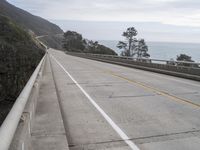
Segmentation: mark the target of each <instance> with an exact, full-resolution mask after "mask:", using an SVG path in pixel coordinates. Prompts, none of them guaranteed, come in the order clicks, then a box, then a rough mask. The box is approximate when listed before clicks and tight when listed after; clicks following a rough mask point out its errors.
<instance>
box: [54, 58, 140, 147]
mask: <svg viewBox="0 0 200 150" xmlns="http://www.w3.org/2000/svg"><path fill="white" fill-rule="evenodd" d="M51 57H52V58H53V59H54V60H55V61H56V63H57V64H58V65H59V66H60V67H61V68H62V69H63V71H64V72H65V73H66V74H67V75H68V76H69V77H70V78H71V80H72V81H73V82H74V83H75V84H76V85H77V86H78V87H79V89H80V90H81V91H82V92H83V94H84V95H85V96H86V97H87V98H88V100H89V101H90V102H91V103H92V104H93V105H94V107H95V108H96V109H97V110H98V111H99V112H100V113H101V115H102V116H103V117H104V118H105V119H106V121H107V122H108V123H109V124H110V125H111V126H112V128H113V129H114V130H115V131H116V132H117V133H118V134H119V136H120V137H121V138H122V139H123V140H124V142H126V143H127V144H128V145H129V147H130V148H131V149H132V150H139V148H138V147H137V146H136V145H135V144H134V143H133V142H132V141H131V140H130V138H129V137H128V136H127V135H126V134H125V133H124V132H123V131H122V129H120V127H119V126H118V125H117V124H116V123H115V122H114V121H113V120H112V119H111V118H110V117H109V116H108V115H107V114H106V113H105V112H104V111H103V109H102V108H101V107H100V106H99V105H98V104H97V103H96V102H95V101H94V100H93V99H92V98H91V97H90V95H89V94H88V93H87V92H86V91H85V90H84V89H83V88H82V87H81V86H80V84H78V82H77V81H76V80H75V79H74V78H73V77H72V76H71V75H70V73H69V72H68V71H67V70H66V69H65V68H64V67H63V66H62V65H61V63H60V62H59V61H58V60H57V59H56V58H55V57H54V56H52V55H51Z"/></svg>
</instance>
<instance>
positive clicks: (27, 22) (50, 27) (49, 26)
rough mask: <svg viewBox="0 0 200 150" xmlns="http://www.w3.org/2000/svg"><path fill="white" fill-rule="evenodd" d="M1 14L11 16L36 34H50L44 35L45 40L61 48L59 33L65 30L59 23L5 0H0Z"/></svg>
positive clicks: (51, 45)
mask: <svg viewBox="0 0 200 150" xmlns="http://www.w3.org/2000/svg"><path fill="white" fill-rule="evenodd" d="M0 14H1V15H4V16H7V17H9V18H10V19H11V20H12V21H14V22H15V23H17V24H19V25H20V26H21V27H23V28H24V29H26V30H27V31H29V32H30V33H33V34H34V35H35V36H40V35H49V36H48V37H47V36H46V37H44V38H43V41H44V42H45V43H46V44H47V45H48V46H50V47H53V48H58V49H61V42H60V41H62V38H60V37H58V36H57V34H63V31H62V30H61V29H60V28H59V27H58V26H57V25H55V24H53V23H51V22H49V21H47V20H45V19H43V18H41V17H38V16H34V15H32V14H30V13H28V12H26V11H24V10H22V9H20V8H17V7H15V6H13V5H11V4H10V3H8V2H7V1H5V0H0Z"/></svg>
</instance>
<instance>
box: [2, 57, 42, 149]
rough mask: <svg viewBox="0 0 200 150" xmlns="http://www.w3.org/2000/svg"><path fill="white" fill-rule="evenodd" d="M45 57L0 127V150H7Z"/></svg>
mask: <svg viewBox="0 0 200 150" xmlns="http://www.w3.org/2000/svg"><path fill="white" fill-rule="evenodd" d="M45 57H46V55H45V56H44V57H43V58H42V60H41V61H40V63H39V64H38V66H37V68H36V69H35V71H34V72H33V74H32V76H31V78H30V79H29V81H28V82H27V84H26V85H25V87H24V89H23V90H22V92H21V93H20V95H19V97H18V98H17V99H16V102H15V103H14V105H13V107H12V109H11V111H10V112H9V114H8V115H7V117H6V119H5V120H4V122H3V124H2V125H1V127H0V150H8V149H9V147H10V144H11V142H12V140H13V137H14V135H15V132H16V129H17V127H18V124H19V121H20V118H21V116H22V113H23V111H24V108H25V106H26V103H27V101H28V99H29V95H30V93H31V90H32V88H33V86H34V83H35V81H36V79H37V77H38V74H39V72H40V69H41V66H42V64H43V62H44V60H45Z"/></svg>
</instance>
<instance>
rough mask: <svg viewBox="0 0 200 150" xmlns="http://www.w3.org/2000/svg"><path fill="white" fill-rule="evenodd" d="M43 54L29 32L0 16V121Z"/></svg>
mask: <svg viewBox="0 0 200 150" xmlns="http://www.w3.org/2000/svg"><path fill="white" fill-rule="evenodd" d="M44 53H45V51H44V48H42V46H41V45H40V44H38V43H37V42H36V41H35V40H33V38H32V36H30V35H29V34H28V33H27V31H25V30H24V29H23V28H22V27H20V26H19V25H17V24H16V23H15V22H13V21H12V20H11V19H9V18H8V17H5V16H2V15H0V123H1V122H2V120H3V118H4V117H5V116H6V114H7V113H8V112H9V109H10V107H11V106H12V104H13V102H14V101H15V100H16V98H17V96H18V95H19V93H20V92H21V90H22V89H23V87H24V85H25V84H26V82H27V81H28V79H29V78H30V76H31V74H32V73H33V71H34V70H35V68H36V66H37V65H38V63H39V61H40V60H41V58H42V56H43V55H44Z"/></svg>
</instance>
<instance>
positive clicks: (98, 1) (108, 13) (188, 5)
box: [9, 0, 200, 27]
mask: <svg viewBox="0 0 200 150" xmlns="http://www.w3.org/2000/svg"><path fill="white" fill-rule="evenodd" d="M9 2H11V3H13V4H15V5H17V6H19V7H21V8H23V9H26V10H28V11H30V12H32V13H34V14H36V15H39V16H42V17H44V18H47V19H57V20H90V21H139V22H141V21H142V22H148V21H151V22H160V23H164V24H173V25H179V26H180V25H181V26H197V27H200V21H198V20H200V9H199V7H200V1H199V0H126V1H122V0H73V1H72V0H56V1H55V0H42V1H41V0H9Z"/></svg>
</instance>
